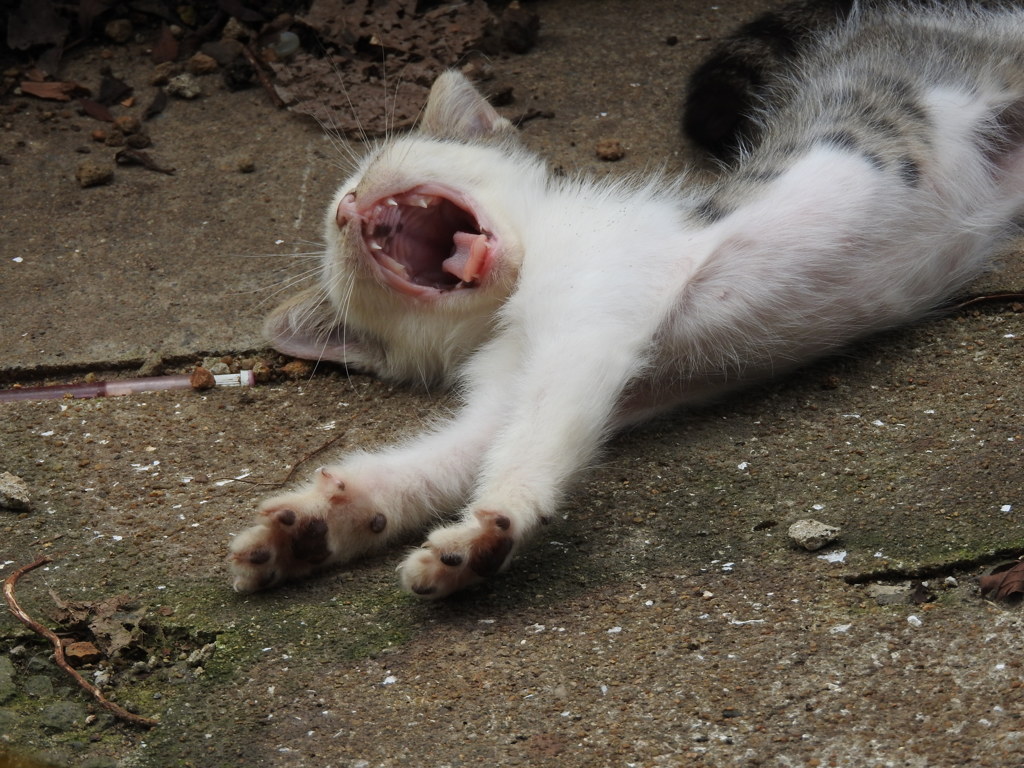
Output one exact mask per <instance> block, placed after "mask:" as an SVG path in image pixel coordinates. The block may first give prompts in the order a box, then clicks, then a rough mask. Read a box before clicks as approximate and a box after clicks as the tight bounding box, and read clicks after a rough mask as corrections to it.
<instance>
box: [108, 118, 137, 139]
mask: <svg viewBox="0 0 1024 768" xmlns="http://www.w3.org/2000/svg"><path fill="white" fill-rule="evenodd" d="M114 127H115V128H117V130H119V131H120V132H121V133H123V134H124V135H125V136H128V135H130V134H133V133H138V132H139V131H141V130H142V123H141V122H139V118H137V117H135V116H134V115H121V116H120V117H118V118H115V119H114Z"/></svg>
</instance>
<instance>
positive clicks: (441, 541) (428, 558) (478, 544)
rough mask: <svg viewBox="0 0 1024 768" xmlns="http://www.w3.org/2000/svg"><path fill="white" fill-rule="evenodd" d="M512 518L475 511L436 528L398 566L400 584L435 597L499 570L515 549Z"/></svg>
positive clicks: (431, 597)
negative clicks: (452, 522) (445, 525)
mask: <svg viewBox="0 0 1024 768" xmlns="http://www.w3.org/2000/svg"><path fill="white" fill-rule="evenodd" d="M515 543H516V540H515V536H514V534H513V531H512V521H511V519H510V518H509V517H508V516H507V515H503V514H501V513H500V512H491V511H485V510H482V511H478V512H476V513H474V515H473V517H472V518H469V519H467V520H464V521H462V522H460V523H456V524H455V525H450V526H447V527H444V528H438V529H437V530H435V531H434V532H433V533H431V534H430V536H429V538H428V539H427V541H426V542H425V543H424V544H423V546H422V547H420V548H419V549H416V550H414V551H413V552H412V553H410V554H409V556H408V557H407V558H406V559H405V561H404V562H403V563H402V564H401V565H400V566H399V568H398V570H399V572H400V574H401V577H400V578H401V582H402V587H403V588H404V589H406V590H407V591H409V592H412V593H413V594H415V595H419V596H421V597H426V598H430V599H436V598H440V597H445V596H446V595H450V594H451V593H452V592H457V591H458V590H460V589H463V588H465V587H468V586H469V585H471V584H475V583H476V582H478V581H482V580H483V579H485V578H487V577H488V576H493V575H494V574H496V573H498V572H499V571H501V570H503V569H504V568H505V566H506V565H508V563H509V561H510V560H511V559H512V551H513V550H514V549H515Z"/></svg>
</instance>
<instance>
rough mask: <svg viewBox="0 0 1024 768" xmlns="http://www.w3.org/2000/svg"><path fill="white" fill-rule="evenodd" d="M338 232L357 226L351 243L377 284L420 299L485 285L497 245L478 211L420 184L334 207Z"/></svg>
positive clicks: (350, 197)
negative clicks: (363, 259)
mask: <svg viewBox="0 0 1024 768" xmlns="http://www.w3.org/2000/svg"><path fill="white" fill-rule="evenodd" d="M335 221H336V224H337V226H338V228H339V230H342V231H344V230H345V229H347V228H350V227H359V232H358V236H355V235H356V233H355V232H350V238H351V240H354V241H356V242H358V243H360V244H361V247H362V251H363V256H364V258H365V259H366V261H367V263H369V264H370V265H371V267H372V269H373V271H374V272H375V274H376V275H377V277H378V278H379V279H380V281H381V282H382V283H383V284H384V285H386V286H388V287H389V288H391V289H392V290H395V291H397V292H399V293H402V294H405V295H408V296H413V297H415V298H418V299H423V300H433V299H438V298H441V297H443V296H449V295H452V294H456V293H460V292H465V291H473V290H475V289H477V288H479V287H480V286H481V285H482V284H483V283H485V282H486V280H487V277H488V275H489V273H490V271H491V269H492V267H493V266H494V264H495V262H496V260H497V256H498V255H499V253H500V243H499V241H498V237H497V235H496V234H495V233H494V231H493V229H492V228H491V227H490V226H489V225H488V222H487V221H486V219H485V217H484V216H483V215H482V213H481V212H479V210H478V207H477V206H476V205H474V203H473V202H472V201H471V200H469V199H468V198H467V197H466V196H465V195H464V194H462V193H460V192H458V191H457V190H454V189H452V188H448V187H444V186H441V185H437V184H420V185H417V186H414V187H412V188H410V189H406V190H403V191H397V192H393V193H390V194H387V195H384V196H382V197H379V198H377V199H375V200H372V201H371V202H369V203H364V202H362V200H358V199H357V196H356V194H355V193H354V192H350V193H349V194H346V195H345V196H344V197H343V198H342V199H341V201H340V202H339V204H338V208H337V213H336V216H335Z"/></svg>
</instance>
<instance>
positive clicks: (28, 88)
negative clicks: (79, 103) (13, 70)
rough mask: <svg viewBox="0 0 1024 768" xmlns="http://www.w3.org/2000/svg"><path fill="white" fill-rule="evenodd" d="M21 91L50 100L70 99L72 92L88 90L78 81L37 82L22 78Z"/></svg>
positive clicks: (85, 91)
mask: <svg viewBox="0 0 1024 768" xmlns="http://www.w3.org/2000/svg"><path fill="white" fill-rule="evenodd" d="M21 91H22V93H27V94H28V95H29V96H35V97H37V98H40V99H51V100H52V101H71V97H72V96H73V95H74V94H76V93H88V92H89V91H88V89H87V88H83V87H82V86H80V85H79V84H78V83H55V82H48V83H39V82H34V81H32V80H22V82H21Z"/></svg>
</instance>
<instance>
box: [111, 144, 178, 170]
mask: <svg viewBox="0 0 1024 768" xmlns="http://www.w3.org/2000/svg"><path fill="white" fill-rule="evenodd" d="M114 160H115V162H117V164H118V165H141V166H142V167H143V168H145V169H146V170H149V171H156V172H157V173H166V174H167V175H168V176H173V175H174V169H173V168H167V167H165V166H162V165H160V164H159V163H158V162H157V161H156V160H154V159H153V158H152V157H151V156H150V155H149V153H148V152H143V151H142V150H141V149H127V148H126V149H122V150H121V151H119V152H118V153H117V154H116V155H114Z"/></svg>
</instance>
